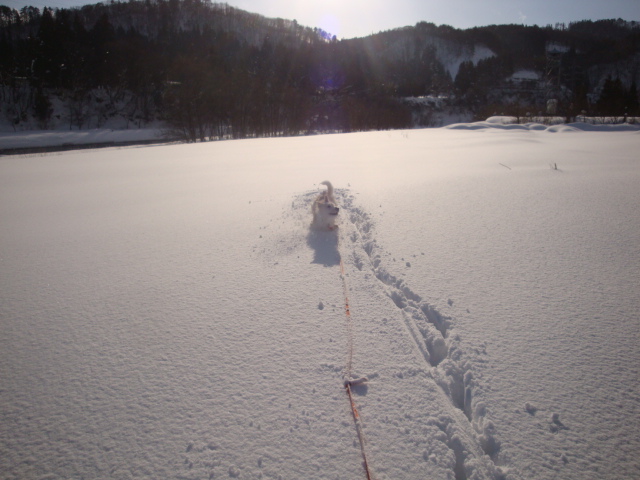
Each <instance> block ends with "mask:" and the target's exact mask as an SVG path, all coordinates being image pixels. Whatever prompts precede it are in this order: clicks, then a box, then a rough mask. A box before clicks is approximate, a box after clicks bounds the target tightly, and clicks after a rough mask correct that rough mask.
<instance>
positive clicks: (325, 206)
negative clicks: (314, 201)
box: [320, 202, 340, 216]
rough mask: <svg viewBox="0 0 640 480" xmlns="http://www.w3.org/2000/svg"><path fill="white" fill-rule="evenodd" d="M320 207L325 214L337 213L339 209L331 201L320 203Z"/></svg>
mask: <svg viewBox="0 0 640 480" xmlns="http://www.w3.org/2000/svg"><path fill="white" fill-rule="evenodd" d="M320 208H323V209H325V212H326V213H327V215H334V216H335V215H338V212H339V211H340V209H339V208H338V207H336V206H335V205H334V204H333V203H331V202H326V203H321V204H320Z"/></svg>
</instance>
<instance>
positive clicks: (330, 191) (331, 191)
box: [320, 180, 333, 198]
mask: <svg viewBox="0 0 640 480" xmlns="http://www.w3.org/2000/svg"><path fill="white" fill-rule="evenodd" d="M320 185H326V186H327V195H329V198H332V197H333V185H331V182H330V181H329V180H325V181H324V182H321V183H320Z"/></svg>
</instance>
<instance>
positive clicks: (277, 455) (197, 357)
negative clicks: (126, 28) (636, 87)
mask: <svg viewBox="0 0 640 480" xmlns="http://www.w3.org/2000/svg"><path fill="white" fill-rule="evenodd" d="M584 130H586V127H583V126H581V125H579V124H576V125H573V126H570V127H549V128H546V127H542V126H538V125H528V126H524V127H523V126H519V127H518V128H506V127H504V126H500V124H499V123H496V122H495V121H490V122H483V123H479V124H473V125H456V126H452V127H450V128H442V129H431V130H410V131H395V132H375V133H360V134H349V135H325V136H317V137H302V138H283V139H260V140H245V141H229V142H216V143H205V144H195V145H172V146H163V147H145V148H135V149H133V148H125V149H116V148H113V149H102V150H93V151H90V150H84V151H75V152H66V153H58V154H49V155H27V156H11V157H3V158H0V224H1V225H2V229H1V230H0V271H1V276H0V278H1V280H0V282H1V283H0V321H1V323H0V326H1V328H0V412H1V417H0V418H1V428H0V472H2V473H1V476H2V478H7V479H18V478H20V479H24V478H51V479H53V478H82V477H84V478H122V479H128V478H186V479H197V478H204V479H207V478H229V477H231V478H243V479H244V478H282V479H300V478H318V479H322V478H327V479H336V478H345V479H354V478H364V470H363V468H362V457H361V452H360V444H359V442H358V436H357V433H356V429H355V426H354V423H353V418H352V416H351V411H350V406H349V401H348V399H347V396H346V394H345V390H344V388H343V381H344V376H345V374H346V373H347V372H346V371H345V369H346V367H347V364H348V358H349V349H348V347H349V344H350V343H351V344H352V346H353V352H352V354H353V358H352V362H351V365H352V368H351V371H350V372H348V373H349V374H351V375H353V376H354V377H356V376H367V377H368V378H369V382H368V384H367V385H361V386H358V387H354V393H355V402H356V405H357V408H358V411H359V413H360V415H361V420H362V425H363V432H364V436H365V451H366V454H367V460H368V462H369V465H370V466H371V469H372V472H373V477H374V478H375V479H378V480H382V479H417V478H438V479H464V478H468V479H499V478H510V479H511V478H512V479H528V478H535V479H555V478H564V479H576V480H577V479H580V480H584V479H587V480H588V479H594V480H596V479H597V480H601V479H632V478H637V477H638V476H639V475H640V461H639V460H638V457H637V451H639V450H640V438H639V437H638V434H637V432H638V431H640V421H639V420H638V419H639V418H640V412H639V411H638V405H639V400H640V388H639V387H638V378H639V372H638V370H639V367H640V351H639V348H638V341H639V332H640V301H639V298H638V297H639V296H638V286H639V285H640V273H639V272H640V217H639V216H638V207H640V192H639V191H638V188H637V186H638V185H639V184H640V182H639V181H640V158H639V157H638V153H637V152H638V149H639V147H640V133H639V132H638V130H636V129H633V128H631V129H628V131H619V130H620V129H615V128H614V129H613V131H609V132H600V131H584ZM550 164H555V166H556V167H557V169H555V168H551V167H550ZM325 179H329V180H331V181H332V182H333V184H334V186H335V187H336V189H337V195H338V198H339V199H340V202H341V207H342V211H341V215H340V227H339V228H338V229H337V231H334V232H323V231H310V230H309V228H308V226H309V221H310V209H309V208H310V202H311V199H312V198H313V196H314V195H316V193H317V191H318V184H319V182H321V181H322V180H325ZM340 260H342V263H343V267H344V270H345V276H344V280H345V284H346V286H347V292H346V293H347V295H348V299H349V306H350V316H347V315H345V305H344V304H345V292H344V291H343V283H342V279H341V275H340ZM349 318H350V321H351V325H349Z"/></svg>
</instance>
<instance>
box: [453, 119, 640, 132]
mask: <svg viewBox="0 0 640 480" xmlns="http://www.w3.org/2000/svg"><path fill="white" fill-rule="evenodd" d="M515 121H516V120H515V118H513V117H503V116H496V117H490V118H488V119H487V120H485V121H482V122H473V123H456V124H453V125H448V126H446V127H443V128H446V129H449V130H491V129H494V130H521V131H546V132H550V133H573V132H637V131H640V125H635V124H628V123H623V124H619V125H593V124H590V123H584V122H576V123H567V124H560V125H543V124H541V123H536V122H531V123H514V122H515Z"/></svg>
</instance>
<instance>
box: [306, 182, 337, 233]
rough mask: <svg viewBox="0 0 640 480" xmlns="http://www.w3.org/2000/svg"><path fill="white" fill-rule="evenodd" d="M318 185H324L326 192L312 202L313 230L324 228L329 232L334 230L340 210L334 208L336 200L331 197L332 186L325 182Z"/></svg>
mask: <svg viewBox="0 0 640 480" xmlns="http://www.w3.org/2000/svg"><path fill="white" fill-rule="evenodd" d="M320 185H326V186H327V191H326V192H323V193H321V194H320V195H318V197H317V198H316V199H315V200H314V201H313V205H312V206H311V211H312V212H313V223H312V226H313V227H314V228H325V227H328V228H329V230H333V229H334V228H336V217H337V215H338V212H339V211H340V209H339V208H338V207H337V206H336V199H335V197H334V196H333V185H331V182H329V181H325V182H322V183H321V184H320Z"/></svg>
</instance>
